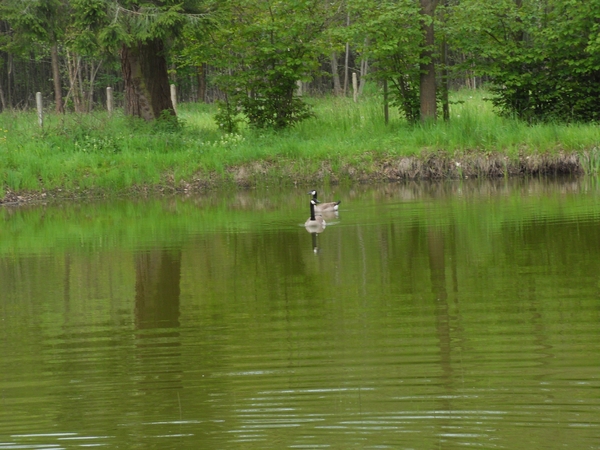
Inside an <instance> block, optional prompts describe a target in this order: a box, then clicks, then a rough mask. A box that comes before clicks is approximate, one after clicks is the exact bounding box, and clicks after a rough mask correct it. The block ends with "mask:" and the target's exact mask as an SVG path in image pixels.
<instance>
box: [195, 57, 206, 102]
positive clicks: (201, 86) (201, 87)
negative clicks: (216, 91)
mask: <svg viewBox="0 0 600 450" xmlns="http://www.w3.org/2000/svg"><path fill="white" fill-rule="evenodd" d="M196 75H197V77H198V99H197V101H199V102H201V103H206V64H200V65H199V66H198V67H197V71H196Z"/></svg>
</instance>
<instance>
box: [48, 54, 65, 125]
mask: <svg viewBox="0 0 600 450" xmlns="http://www.w3.org/2000/svg"><path fill="white" fill-rule="evenodd" d="M50 59H51V64H52V82H53V83H54V103H55V107H54V108H55V111H56V114H62V113H63V112H65V110H64V107H63V100H62V84H61V82H60V67H59V65H58V44H57V43H56V42H55V43H54V44H52V47H51V48H50Z"/></svg>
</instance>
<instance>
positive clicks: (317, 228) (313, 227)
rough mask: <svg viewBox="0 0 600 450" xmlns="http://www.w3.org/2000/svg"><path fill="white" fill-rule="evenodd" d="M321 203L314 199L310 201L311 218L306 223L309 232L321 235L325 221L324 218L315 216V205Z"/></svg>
mask: <svg viewBox="0 0 600 450" xmlns="http://www.w3.org/2000/svg"><path fill="white" fill-rule="evenodd" d="M317 203H319V200H315V199H314V198H311V199H310V217H309V218H308V220H307V221H306V222H304V227H305V228H306V229H307V230H308V231H312V232H315V233H320V232H321V231H323V229H324V228H325V225H327V224H326V223H325V220H324V219H323V216H320V215H319V216H317V215H315V205H316V204H317Z"/></svg>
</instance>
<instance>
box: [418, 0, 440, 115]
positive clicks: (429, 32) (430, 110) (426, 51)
mask: <svg viewBox="0 0 600 450" xmlns="http://www.w3.org/2000/svg"><path fill="white" fill-rule="evenodd" d="M436 5H437V0H421V14H422V15H423V16H425V17H423V33H424V34H425V44H424V47H423V51H422V52H421V59H422V60H423V61H425V62H422V63H421V67H420V68H421V84H420V88H419V94H420V95H419V97H420V101H421V121H426V120H430V119H434V120H435V118H436V117H437V105H436V96H435V64H434V62H433V44H434V33H433V18H434V12H435V7H436Z"/></svg>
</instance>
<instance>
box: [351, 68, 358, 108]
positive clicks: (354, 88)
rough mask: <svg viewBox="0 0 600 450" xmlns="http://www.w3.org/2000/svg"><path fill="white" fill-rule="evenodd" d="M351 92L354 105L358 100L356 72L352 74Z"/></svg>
mask: <svg viewBox="0 0 600 450" xmlns="http://www.w3.org/2000/svg"><path fill="white" fill-rule="evenodd" d="M352 91H353V92H354V103H356V101H357V100H358V80H357V78H356V72H352Z"/></svg>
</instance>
